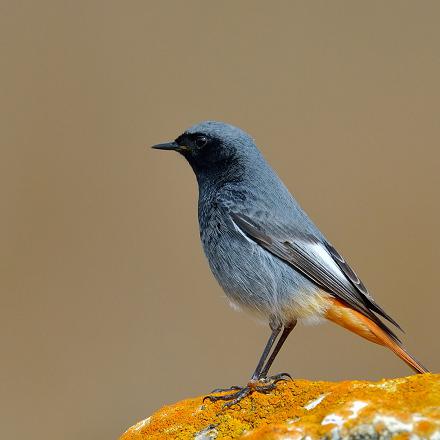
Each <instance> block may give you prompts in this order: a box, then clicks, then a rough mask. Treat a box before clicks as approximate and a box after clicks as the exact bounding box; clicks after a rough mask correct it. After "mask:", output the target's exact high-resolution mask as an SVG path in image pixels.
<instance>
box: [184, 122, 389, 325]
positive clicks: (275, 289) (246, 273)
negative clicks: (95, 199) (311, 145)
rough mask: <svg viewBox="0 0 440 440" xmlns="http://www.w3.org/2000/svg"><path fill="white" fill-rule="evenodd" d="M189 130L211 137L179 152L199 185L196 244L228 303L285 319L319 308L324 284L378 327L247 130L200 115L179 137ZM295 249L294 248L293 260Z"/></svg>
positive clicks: (364, 295) (366, 301) (369, 302)
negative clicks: (207, 150)
mask: <svg viewBox="0 0 440 440" xmlns="http://www.w3.org/2000/svg"><path fill="white" fill-rule="evenodd" d="M191 135H192V136H197V135H204V136H207V137H209V138H210V141H211V142H212V143H213V145H212V149H213V152H212V156H211V157H210V158H208V159H206V158H205V154H203V153H200V152H199V153H198V154H195V155H194V153H192V154H191V155H189V154H188V153H187V152H185V151H184V152H183V154H184V155H185V157H186V158H187V159H188V161H189V162H190V164H191V165H192V167H193V169H194V171H195V173H196V177H197V180H198V184H199V224H200V236H201V240H202V244H203V249H204V251H205V254H206V257H207V259H208V262H209V264H210V267H211V270H212V271H213V273H214V276H215V277H216V279H217V280H218V282H219V283H220V285H221V286H222V287H223V289H224V290H225V292H226V294H227V295H228V296H229V298H230V299H231V300H232V301H233V302H234V303H236V304H237V305H239V306H241V307H244V308H246V309H249V310H251V311H255V312H257V313H259V314H262V315H264V316H267V317H268V318H273V317H275V318H276V319H279V320H281V321H282V322H286V321H288V320H290V319H291V318H292V317H296V318H310V317H314V316H317V315H319V314H320V313H321V312H322V310H321V307H322V305H321V304H320V301H319V300H318V299H317V297H316V295H319V293H320V292H321V291H322V290H324V291H326V292H329V293H331V294H332V295H336V296H338V297H340V299H342V300H344V301H346V302H348V303H349V304H350V305H352V306H353V307H355V308H356V309H357V310H359V311H362V313H365V314H367V315H368V316H369V317H371V318H372V319H374V320H375V322H378V323H380V325H381V326H384V325H383V324H382V323H381V321H380V320H379V319H378V318H377V317H376V316H375V315H374V313H373V312H377V313H379V314H380V315H382V316H384V317H386V318H388V319H390V320H391V318H389V316H388V315H387V314H385V312H384V311H383V310H382V309H381V308H379V306H377V304H376V303H375V302H374V300H373V299H372V297H371V295H370V294H369V293H368V292H367V290H366V289H365V287H364V285H363V284H362V283H361V282H360V281H359V280H358V278H357V277H356V275H355V274H354V272H353V271H352V270H351V269H350V268H349V266H348V265H347V264H346V262H345V261H344V260H343V259H342V258H341V257H340V256H339V254H337V253H336V251H335V249H334V248H333V247H332V246H331V245H330V244H329V243H328V241H327V240H326V239H325V237H324V236H323V234H322V233H321V232H320V231H319V229H318V228H317V227H316V226H315V225H314V223H313V222H312V221H311V220H310V218H309V217H308V216H307V215H306V214H305V212H304V211H303V210H302V209H301V207H300V206H299V204H298V203H297V201H296V200H295V199H294V198H293V197H292V195H291V194H290V192H289V191H288V189H287V188H286V187H285V185H284V184H283V183H282V181H281V180H280V179H279V177H278V176H277V175H276V173H275V172H274V171H273V169H272V168H271V167H270V166H269V164H268V163H267V162H266V160H265V159H264V157H263V155H262V154H261V152H260V151H259V150H258V148H257V147H256V145H255V143H254V141H253V139H252V138H251V137H250V136H249V135H248V134H246V133H245V132H243V131H242V130H240V129H239V128H236V127H233V126H231V125H229V124H224V123H221V122H216V121H206V122H202V123H201V124H197V125H195V126H193V127H191V128H190V129H189V130H187V132H186V138H185V135H184V137H183V138H181V139H180V140H181V141H183V142H185V140H186V141H187V140H188V136H191ZM178 141H179V140H178ZM199 154H200V156H199ZM207 162H214V163H215V165H213V164H212V163H209V164H208V163H207ZM261 234H263V235H264V237H265V238H261ZM259 235H260V236H259ZM267 240H270V241H271V243H267V242H266V241H267ZM287 242H288V243H289V244H288V245H287V244H286V243H287ZM277 246H278V248H277ZM295 249H296V250H297V252H299V253H298V254H297V256H296V258H295V262H293V254H294V251H295ZM341 265H344V266H343V267H342V268H341ZM356 280H357V282H356ZM391 321H392V322H394V321H393V320H391ZM387 331H388V332H389V333H391V331H390V330H389V329H387Z"/></svg>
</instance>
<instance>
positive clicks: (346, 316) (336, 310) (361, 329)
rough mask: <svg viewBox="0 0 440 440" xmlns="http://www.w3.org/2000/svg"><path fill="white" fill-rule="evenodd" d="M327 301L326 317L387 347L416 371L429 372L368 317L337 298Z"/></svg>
mask: <svg viewBox="0 0 440 440" xmlns="http://www.w3.org/2000/svg"><path fill="white" fill-rule="evenodd" d="M329 301H330V304H329V307H328V309H327V312H326V315H325V317H326V318H327V319H329V320H330V321H333V322H334V323H336V324H339V325H340V326H342V327H344V328H346V329H347V330H350V331H352V332H353V333H356V334H357V335H359V336H362V337H363V338H365V339H368V340H369V341H371V342H374V343H376V344H379V345H383V346H384V347H388V348H389V349H390V350H392V351H393V352H394V353H395V354H396V355H397V356H399V357H400V359H402V360H403V361H404V362H406V364H407V365H409V366H410V367H411V368H412V369H413V370H414V371H415V372H416V373H429V371H428V370H427V369H426V368H425V367H424V366H423V365H421V364H420V363H419V362H418V361H417V360H416V359H414V358H413V357H412V356H411V355H410V354H409V353H408V352H407V351H406V350H405V349H404V348H403V347H402V346H400V345H399V344H398V343H397V342H396V341H394V340H393V339H392V338H391V337H390V336H389V335H387V334H386V332H385V331H384V330H382V329H381V328H380V327H379V326H378V325H377V324H375V323H374V322H373V321H372V320H371V319H370V318H368V317H366V316H364V315H363V314H362V313H359V312H357V311H356V310H354V309H352V308H351V307H349V306H347V305H345V304H344V303H342V302H340V301H338V300H337V299H334V298H331V299H330V300H329Z"/></svg>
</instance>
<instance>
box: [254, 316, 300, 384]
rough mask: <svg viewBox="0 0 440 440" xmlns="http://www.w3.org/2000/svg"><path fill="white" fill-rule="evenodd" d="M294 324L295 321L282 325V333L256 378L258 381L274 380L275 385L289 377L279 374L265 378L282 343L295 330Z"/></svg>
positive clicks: (285, 374)
mask: <svg viewBox="0 0 440 440" xmlns="http://www.w3.org/2000/svg"><path fill="white" fill-rule="evenodd" d="M296 322H297V321H296V319H295V320H294V321H291V322H290V323H288V324H285V325H284V330H283V333H281V336H280V339H279V340H278V342H277V345H275V348H274V350H273V352H272V354H271V355H270V358H269V359H268V361H267V362H266V365H265V366H264V368H263V369H262V371H261V374H260V376H259V377H258V379H259V380H267V379H274V380H275V383H276V381H278V380H281V378H282V377H283V376H286V377H290V375H289V374H287V373H280V374H277V375H275V376H273V377H272V378H267V373H268V372H269V369H270V367H271V366H272V364H273V361H274V360H275V358H276V357H277V354H278V353H279V351H280V350H281V347H282V346H283V344H284V342H286V339H287V337H288V336H289V335H290V332H291V331H292V330H293V329H294V328H295V326H296Z"/></svg>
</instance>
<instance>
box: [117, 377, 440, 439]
mask: <svg viewBox="0 0 440 440" xmlns="http://www.w3.org/2000/svg"><path fill="white" fill-rule="evenodd" d="M235 438H243V439H246V440H256V439H274V440H275V439H285V440H287V439H290V440H300V439H304V440H314V439H329V440H330V439H331V440H338V439H347V440H355V439H356V440H362V439H368V440H376V439H377V440H382V439H383V440H388V439H396V440H397V439H398V440H403V439H410V440H418V439H431V440H440V374H423V375H415V376H410V377H404V378H398V379H384V380H381V381H380V382H367V381H347V382H339V383H332V382H310V381H307V380H293V381H290V382H284V383H279V384H278V387H277V389H276V390H275V391H273V392H272V393H270V394H258V393H254V394H252V395H251V396H249V397H246V398H245V399H244V400H242V401H241V402H240V404H239V405H236V406H233V407H232V408H229V409H223V408H222V403H221V402H216V403H210V402H209V401H205V403H203V402H202V397H197V398H195V399H188V400H183V401H181V402H178V403H175V404H174V405H170V406H165V407H163V408H161V409H160V410H159V411H157V412H156V413H154V414H153V415H152V416H151V417H149V418H148V419H145V420H143V421H142V422H139V423H137V424H136V425H134V426H133V427H131V428H130V429H128V430H127V432H125V434H123V435H122V437H121V438H120V440H147V439H154V440H161V439H196V440H208V439H235Z"/></svg>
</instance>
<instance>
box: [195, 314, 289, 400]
mask: <svg viewBox="0 0 440 440" xmlns="http://www.w3.org/2000/svg"><path fill="white" fill-rule="evenodd" d="M295 325H296V320H295V321H292V322H291V323H289V324H287V325H285V326H284V329H283V332H282V334H281V337H280V339H279V340H278V342H277V344H276V346H275V348H274V350H273V352H272V354H271V355H270V357H269V359H268V360H267V362H266V364H265V361H266V359H267V356H268V355H269V353H270V350H271V348H272V346H273V344H274V342H275V340H276V338H277V337H278V335H279V333H280V331H281V327H282V326H281V325H280V324H279V323H277V324H275V323H274V322H271V324H270V326H271V329H272V334H271V335H270V338H269V340H268V341H267V344H266V347H265V348H264V351H263V354H262V355H261V358H260V360H259V362H258V365H257V368H256V369H255V371H254V374H253V375H252V378H251V380H250V381H249V383H248V384H247V385H246V386H245V387H237V386H234V387H231V388H226V389H218V390H214V392H219V391H232V390H234V391H235V392H234V393H230V394H226V395H222V396H211V395H210V396H206V397H205V398H204V399H203V400H205V399H209V400H210V401H211V402H216V401H217V400H226V401H227V402H226V403H225V404H224V406H225V407H230V406H232V405H235V404H237V403H238V402H240V400H242V399H243V398H244V397H246V396H248V395H249V394H252V393H253V392H254V391H257V392H259V393H268V392H270V391H272V390H273V389H275V387H276V384H277V383H278V382H279V381H281V380H286V379H287V378H291V377H290V375H289V374H287V373H279V374H276V375H274V376H270V377H267V373H268V372H269V368H270V367H271V365H272V363H273V361H274V360H275V358H276V356H277V354H278V352H279V351H280V349H281V347H282V346H283V344H284V342H285V341H286V339H287V337H288V336H289V334H290V332H291V331H292V330H293V329H294V327H295Z"/></svg>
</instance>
